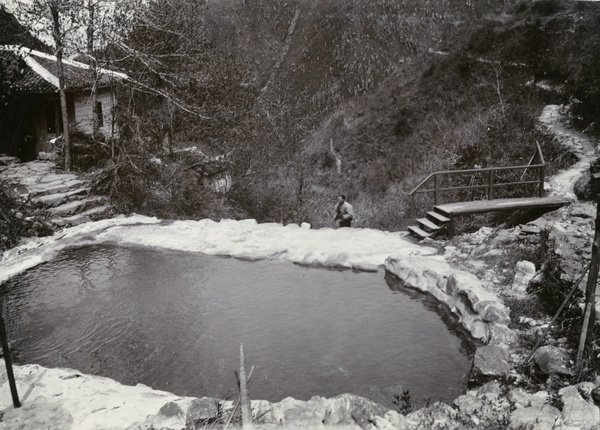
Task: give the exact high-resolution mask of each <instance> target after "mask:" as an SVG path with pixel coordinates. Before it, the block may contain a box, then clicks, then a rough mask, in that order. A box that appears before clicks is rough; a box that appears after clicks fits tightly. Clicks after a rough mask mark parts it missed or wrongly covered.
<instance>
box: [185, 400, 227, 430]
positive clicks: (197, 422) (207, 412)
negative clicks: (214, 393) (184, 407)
mask: <svg viewBox="0 0 600 430" xmlns="http://www.w3.org/2000/svg"><path fill="white" fill-rule="evenodd" d="M218 416H219V408H218V405H217V401H216V400H215V399H211V398H208V397H203V398H201V399H194V400H192V403H191V404H190V407H189V408H188V411H187V414H186V422H187V426H188V427H190V428H198V427H200V426H203V425H205V424H207V423H209V422H211V421H213V420H215V419H217V417H218Z"/></svg>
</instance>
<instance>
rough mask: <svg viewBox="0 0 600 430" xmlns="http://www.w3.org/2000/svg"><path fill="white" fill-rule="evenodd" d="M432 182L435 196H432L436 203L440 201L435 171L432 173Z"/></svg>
mask: <svg viewBox="0 0 600 430" xmlns="http://www.w3.org/2000/svg"><path fill="white" fill-rule="evenodd" d="M433 184H434V188H435V196H434V198H433V203H434V204H436V205H437V204H439V202H440V184H439V181H438V175H437V173H434V175H433Z"/></svg>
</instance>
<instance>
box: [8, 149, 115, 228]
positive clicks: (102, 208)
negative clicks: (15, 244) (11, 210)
mask: <svg viewBox="0 0 600 430" xmlns="http://www.w3.org/2000/svg"><path fill="white" fill-rule="evenodd" d="M0 181H2V182H4V183H7V184H9V185H10V186H11V187H12V188H13V191H14V192H15V193H16V195H17V196H18V197H19V198H20V200H21V201H22V202H23V203H26V204H29V205H31V206H32V207H33V208H36V209H37V210H38V212H42V213H43V215H44V218H46V219H47V222H49V223H50V224H51V225H52V226H54V227H66V226H75V225H79V224H82V223H84V222H89V221H95V220H98V219H102V218H106V217H108V216H110V215H111V213H112V211H111V207H110V205H109V204H108V203H107V201H106V199H105V198H104V197H101V196H92V195H91V194H90V187H89V184H88V183H87V181H86V180H85V179H82V178H80V177H79V176H78V175H75V174H73V173H61V172H57V170H56V167H55V164H54V163H53V162H50V161H30V162H27V163H20V162H19V160H18V159H16V158H14V157H0Z"/></svg>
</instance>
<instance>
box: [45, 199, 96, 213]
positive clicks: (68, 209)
mask: <svg viewBox="0 0 600 430" xmlns="http://www.w3.org/2000/svg"><path fill="white" fill-rule="evenodd" d="M103 201H104V199H103V198H102V197H90V198H88V199H83V200H74V201H72V202H67V203H63V204H62V205H60V206H56V207H54V208H50V209H48V213H49V214H50V215H52V216H54V217H65V216H69V215H75V214H77V213H80V212H83V211H84V210H86V209H89V208H90V207H92V206H97V205H99V204H101V203H102V202H103Z"/></svg>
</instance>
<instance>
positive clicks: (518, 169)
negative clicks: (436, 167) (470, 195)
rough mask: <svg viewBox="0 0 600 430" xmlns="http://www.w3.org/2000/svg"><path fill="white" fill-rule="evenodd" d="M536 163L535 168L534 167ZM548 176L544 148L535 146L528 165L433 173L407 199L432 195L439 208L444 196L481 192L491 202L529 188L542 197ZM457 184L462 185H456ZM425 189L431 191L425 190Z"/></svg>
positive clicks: (537, 144)
mask: <svg viewBox="0 0 600 430" xmlns="http://www.w3.org/2000/svg"><path fill="white" fill-rule="evenodd" d="M536 159H537V162H536V164H532V163H533V162H534V161H535V160H536ZM545 176H546V161H545V160H544V155H543V154H542V148H541V147H540V145H539V143H538V142H536V151H535V153H534V154H533V156H532V157H531V160H530V161H529V164H526V165H520V166H507V167H486V168H481V169H463V170H443V171H438V172H433V173H431V174H430V175H429V176H427V177H426V178H425V179H424V180H423V181H421V182H420V183H419V185H417V186H416V187H415V188H414V189H413V190H412V191H410V192H409V193H408V195H409V196H410V197H411V199H413V200H414V197H415V195H417V194H430V195H431V194H433V201H434V204H435V205H438V204H440V203H441V195H442V193H446V194H447V193H448V192H455V193H457V192H461V191H469V192H470V191H474V190H482V191H483V194H484V195H483V196H482V197H481V198H484V199H487V200H492V199H494V198H498V197H497V195H498V191H499V190H500V189H502V188H505V189H506V188H509V187H515V186H522V185H527V186H532V187H534V189H535V190H536V194H538V195H539V196H540V197H543V195H544V180H545ZM515 179H516V180H515ZM431 182H433V187H431V185H430V184H431ZM457 182H462V183H463V184H462V185H455V184H456V183H457ZM426 186H429V187H430V188H426ZM463 194H464V193H463ZM502 194H505V193H502ZM463 199H464V197H463ZM459 201H460V200H459Z"/></svg>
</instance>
